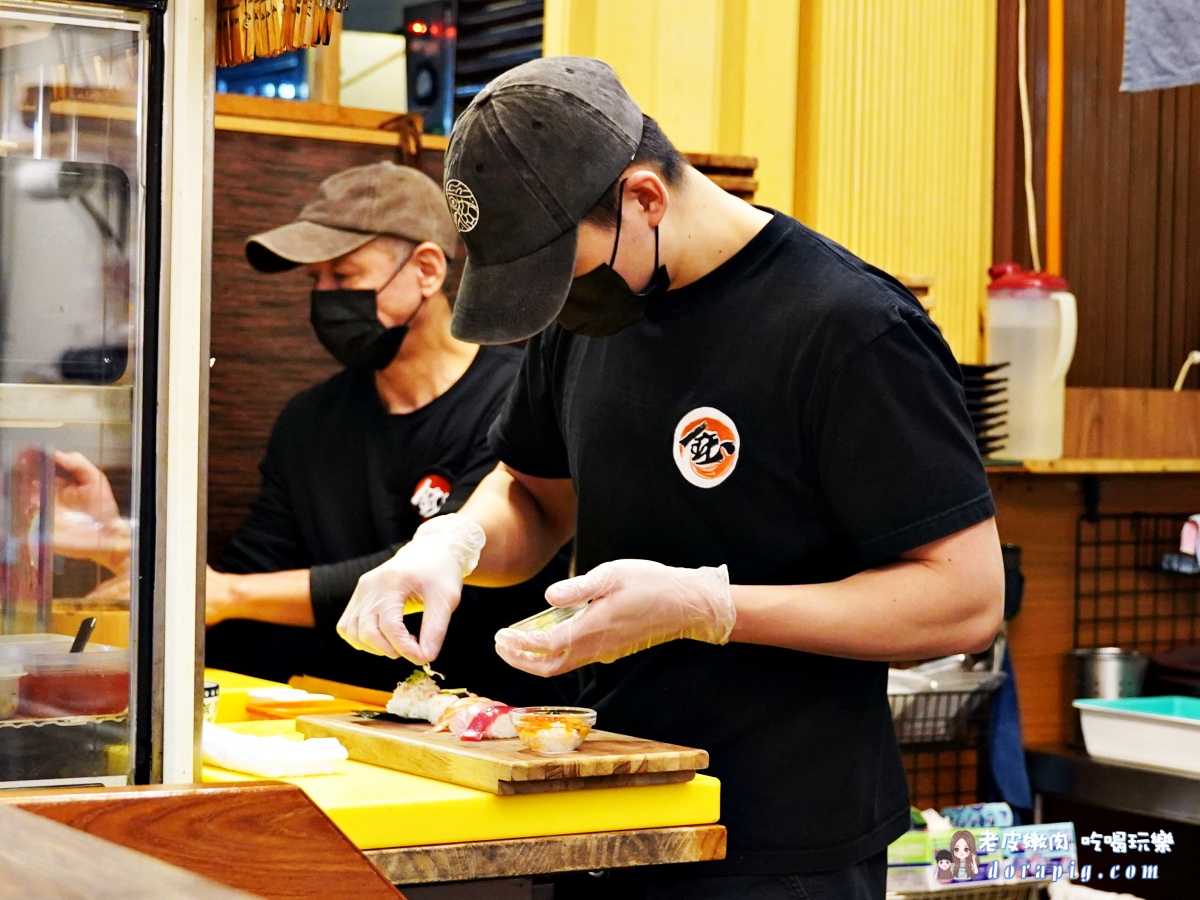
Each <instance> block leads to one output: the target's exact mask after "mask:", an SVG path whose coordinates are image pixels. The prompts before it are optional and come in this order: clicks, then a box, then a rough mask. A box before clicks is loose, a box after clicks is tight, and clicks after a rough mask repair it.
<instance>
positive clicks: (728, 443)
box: [672, 406, 742, 488]
mask: <svg viewBox="0 0 1200 900" xmlns="http://www.w3.org/2000/svg"><path fill="white" fill-rule="evenodd" d="M741 449H742V441H741V438H739V437H738V430H737V426H736V425H734V424H733V419H731V418H729V416H727V415H725V413H723V412H721V411H720V410H719V409H713V407H711V406H701V407H698V408H697V409H693V410H692V411H691V412H690V413H688V414H687V415H685V416H684V417H683V418H682V419H680V420H679V424H678V425H676V426H675V440H674V442H673V443H672V452H673V455H674V457H675V465H676V466H678V467H679V474H681V475H682V476H683V477H684V478H685V479H686V480H687V482H688V484H693V485H695V486H696V487H700V488H711V487H716V486H717V485H718V484H720V483H721V482H722V481H724V480H725V479H726V478H728V477H729V476H730V475H732V474H733V470H734V469H735V468H736V467H737V463H738V457H739V454H740V452H741Z"/></svg>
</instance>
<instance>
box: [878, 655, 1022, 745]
mask: <svg viewBox="0 0 1200 900" xmlns="http://www.w3.org/2000/svg"><path fill="white" fill-rule="evenodd" d="M956 674H957V676H958V677H957V678H956V679H955V680H954V682H952V684H953V689H947V688H942V687H935V688H931V689H929V690H922V691H918V692H916V693H889V694H888V706H890V707H891V710H892V719H893V720H894V721H895V723H896V736H897V737H898V738H899V740H900V743H901V744H910V745H911V744H952V743H955V742H957V741H959V739H960V737H961V736H962V734H963V730H964V727H965V726H966V725H967V723H969V722H971V721H973V720H974V719H975V718H976V716H977V714H979V713H981V712H983V711H984V710H985V705H986V704H987V702H988V700H989V699H990V698H991V696H992V694H994V693H995V692H996V689H997V688H998V687H999V686H1000V684H1001V682H1003V681H1004V674H1003V673H1002V672H962V673H956ZM967 685H969V686H967Z"/></svg>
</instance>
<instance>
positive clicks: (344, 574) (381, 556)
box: [308, 544, 403, 634]
mask: <svg viewBox="0 0 1200 900" xmlns="http://www.w3.org/2000/svg"><path fill="white" fill-rule="evenodd" d="M401 546H403V545H402V544H393V545H392V546H390V547H385V548H384V549H382V550H379V551H377V552H375V553H368V554H367V555H366V556H359V557H356V558H355V559H344V560H341V561H340V562H335V563H328V564H325V565H320V566H313V567H312V569H311V570H309V573H308V578H309V594H310V596H311V597H312V608H313V620H314V623H315V625H316V628H317V630H318V631H320V632H321V633H323V634H332V633H333V631H334V629H335V628H336V627H337V621H338V619H340V618H341V617H342V612H343V611H344V610H345V609H346V604H347V603H349V602H350V597H351V596H352V595H353V594H354V589H355V587H357V586H358V579H359V578H361V577H362V576H363V575H365V574H367V572H370V571H371V570H372V569H374V568H377V567H378V566H381V565H383V564H384V563H385V562H387V561H388V560H389V559H391V558H392V557H393V556H394V555H395V553H396V551H397V550H399V549H400V547H401Z"/></svg>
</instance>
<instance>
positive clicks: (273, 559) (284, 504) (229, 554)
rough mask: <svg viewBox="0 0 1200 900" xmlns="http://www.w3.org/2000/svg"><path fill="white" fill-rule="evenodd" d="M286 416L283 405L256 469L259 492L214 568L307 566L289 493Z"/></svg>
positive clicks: (261, 569) (277, 569) (243, 569)
mask: <svg viewBox="0 0 1200 900" xmlns="http://www.w3.org/2000/svg"><path fill="white" fill-rule="evenodd" d="M288 420H289V416H288V414H287V410H286V409H285V410H284V412H283V414H281V415H280V417H279V418H278V419H277V420H276V422H275V426H274V428H272V430H271V436H270V438H269V439H268V441H267V450H266V453H264V454H263V458H262V462H260V463H259V466H258V470H259V474H260V475H261V476H262V483H261V485H260V486H259V490H258V496H257V497H255V498H254V502H253V503H252V504H251V505H250V512H249V514H248V515H247V516H246V520H245V521H244V522H243V523H242V525H241V527H240V528H238V530H237V532H236V533H235V534H234V536H233V538H232V539H231V540H230V542H229V543H228V544H227V545H226V546H225V549H224V551H223V552H222V553H221V556H220V558H219V559H218V560H217V561H216V563H214V565H213V568H215V569H217V571H220V572H231V573H233V574H236V575H246V574H250V573H254V572H280V571H284V570H287V569H304V568H308V565H309V560H308V557H307V554H306V552H305V550H304V546H303V542H302V539H301V534H300V529H299V526H298V524H297V522H296V513H295V510H294V509H293V507H292V504H291V501H290V499H289V493H288V485H287V479H288V466H287V454H286V452H285V448H286V447H287V446H288V444H289V441H288V435H289V426H288Z"/></svg>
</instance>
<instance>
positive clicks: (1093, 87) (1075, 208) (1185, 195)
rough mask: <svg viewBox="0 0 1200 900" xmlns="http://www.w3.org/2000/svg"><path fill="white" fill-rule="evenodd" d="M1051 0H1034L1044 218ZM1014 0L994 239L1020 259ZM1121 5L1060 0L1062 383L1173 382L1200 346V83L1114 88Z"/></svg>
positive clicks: (1033, 86) (1026, 256) (1022, 228)
mask: <svg viewBox="0 0 1200 900" xmlns="http://www.w3.org/2000/svg"><path fill="white" fill-rule="evenodd" d="M1046 6H1047V4H1046V0H1029V2H1028V10H1029V24H1028V31H1027V34H1028V52H1029V79H1030V103H1031V106H1032V120H1033V134H1034V166H1033V176H1034V186H1035V194H1036V202H1037V206H1038V216H1039V220H1040V221H1039V231H1041V229H1042V228H1043V226H1044V217H1043V216H1044V207H1045V197H1044V177H1045V176H1044V171H1045V166H1044V162H1045V130H1046V115H1045V98H1046V52H1047V40H1046V20H1047V13H1046ZM1016 8H1017V0H1000V8H999V22H998V25H999V28H998V38H997V39H998V47H997V75H996V77H997V92H996V95H997V104H996V219H995V227H994V239H993V252H994V255H995V259H996V261H997V262H1005V261H1008V260H1015V261H1017V262H1020V263H1021V264H1022V265H1025V266H1028V265H1029V264H1030V263H1031V256H1030V252H1029V239H1028V230H1027V228H1026V225H1025V220H1026V212H1025V195H1024V188H1023V184H1022V179H1023V162H1022V155H1021V132H1020V117H1019V113H1018V111H1017V92H1016V22H1017V16H1016ZM1124 10H1125V6H1124V0H1094V2H1090V3H1066V4H1065V22H1064V29H1065V35H1064V40H1065V61H1064V63H1065V93H1066V98H1065V104H1066V109H1065V122H1064V137H1063V198H1062V200H1063V238H1062V247H1063V274H1064V275H1065V276H1066V278H1067V280H1068V281H1069V282H1070V283H1071V287H1072V289H1073V290H1074V292H1075V294H1076V296H1077V297H1078V299H1079V344H1078V347H1077V349H1076V351H1075V360H1074V363H1073V364H1072V366H1071V371H1070V373H1069V375H1068V383H1069V384H1071V385H1075V386H1080V387H1170V386H1171V385H1172V383H1173V382H1174V379H1175V375H1176V374H1177V372H1178V370H1179V367H1180V365H1182V363H1183V360H1184V358H1185V356H1186V355H1187V353H1188V351H1190V350H1194V349H1198V348H1200V86H1194V87H1188V88H1176V89H1172V90H1165V91H1146V92H1139V93H1133V94H1128V93H1121V92H1120V91H1119V89H1118V88H1119V85H1120V81H1121V65H1122V59H1123V41H1124ZM1041 244H1042V247H1043V248H1044V246H1045V240H1044V234H1043V240H1042V242H1041ZM1043 256H1044V254H1043ZM1198 384H1200V381H1198V379H1197V377H1196V376H1192V377H1191V378H1190V379H1189V382H1188V386H1189V387H1195V386H1197V385H1198Z"/></svg>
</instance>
